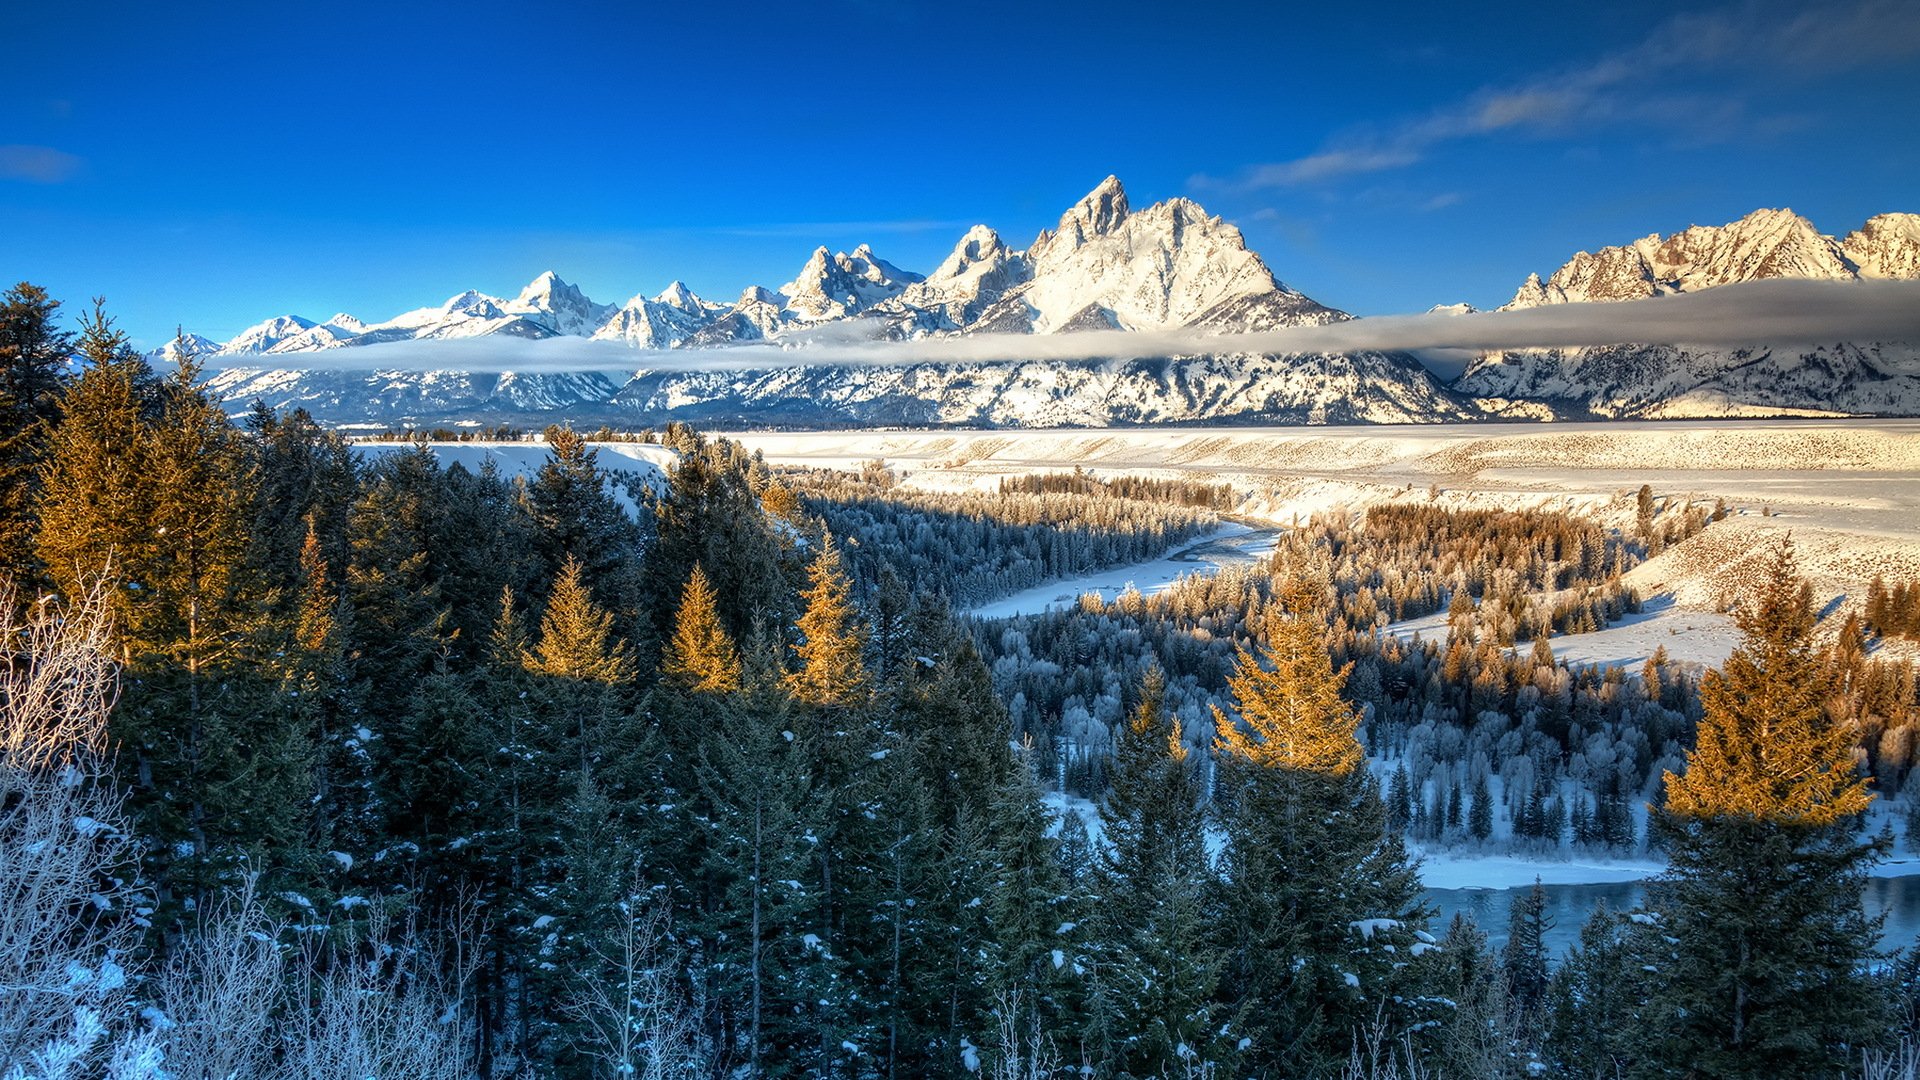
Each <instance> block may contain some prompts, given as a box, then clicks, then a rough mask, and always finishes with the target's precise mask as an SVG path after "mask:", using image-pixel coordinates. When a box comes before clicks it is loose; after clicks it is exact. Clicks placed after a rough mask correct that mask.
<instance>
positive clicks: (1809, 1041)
mask: <svg viewBox="0 0 1920 1080" xmlns="http://www.w3.org/2000/svg"><path fill="white" fill-rule="evenodd" d="M1765 575H1766V576H1765V578H1764V580H1762V581H1761V582H1760V584H1759V587H1758V589H1757V591H1756V592H1755V594H1754V597H1753V600H1752V602H1751V603H1750V604H1748V605H1746V606H1744V607H1743V608H1742V609H1741V610H1740V612H1739V613H1738V615H1737V616H1736V621H1737V623H1738V625H1739V627H1740V631H1741V644H1740V646H1739V647H1738V648H1736V649H1735V650H1734V652H1733V655H1731V656H1730V657H1728V658H1727V662H1726V664H1725V665H1724V666H1723V667H1722V668H1721V669H1720V670H1718V671H1714V672H1710V673H1709V674H1708V675H1707V676H1706V678H1705V679H1704V680H1702V683H1701V688H1700V693H1701V700H1702V704H1703V706H1704V710H1705V712H1704V715H1703V716H1702V718H1701V720H1700V727H1699V734H1698V737H1697V741H1696V744H1695V746H1694V749H1693V750H1692V751H1691V752H1690V753H1689V754H1688V755H1687V769H1686V772H1685V773H1684V774H1682V775H1678V776H1676V775H1674V774H1672V773H1668V774H1667V776H1666V785H1667V806H1666V810H1665V812H1664V813H1662V814H1660V815H1659V818H1658V822H1659V825H1660V827H1661V831H1662V835H1663V839H1664V840H1665V843H1666V847H1667V850H1668V853H1669V858H1670V866H1669V869H1668V871H1667V872H1666V873H1665V874H1663V875H1662V876H1661V877H1660V878H1659V879H1658V880H1657V881H1656V882H1655V885H1654V888H1653V890H1652V893H1651V895H1650V897H1649V905H1650V906H1651V907H1652V908H1653V909H1654V910H1655V911H1656V912H1657V913H1658V917H1659V919H1660V937H1661V942H1662V943H1663V944H1665V945H1666V946H1667V947H1666V948H1665V949H1664V950H1659V951H1660V952H1661V953H1662V955H1661V958H1660V960H1659V961H1658V963H1657V966H1658V967H1659V969H1660V972H1661V975H1662V978H1661V980H1660V983H1659V988H1658V991H1657V993H1656V998H1655V1000H1656V1002H1657V1004H1658V1007H1659V1011H1660V1015H1659V1020H1658V1026H1659V1030H1660V1031H1661V1033H1662V1035H1663V1037H1664V1038H1663V1043H1664V1045H1665V1048H1666V1058H1667V1061H1668V1063H1669V1065H1670V1066H1671V1067H1672V1068H1674V1069H1694V1070H1698V1071H1701V1072H1704V1073H1706V1074H1709V1075H1714V1076H1722V1077H1763V1076H1779V1075H1782V1074H1783V1073H1784V1074H1788V1075H1801V1076H1807V1075H1813V1074H1815V1073H1821V1072H1827V1071H1836V1070H1839V1069H1841V1068H1842V1067H1844V1065H1845V1063H1846V1062H1847V1061H1849V1060H1850V1059H1852V1058H1854V1057H1855V1056H1856V1055H1857V1054H1858V1053H1859V1049H1860V1047H1861V1046H1862V1045H1863V1044H1864V1043H1866V1042H1868V1041H1869V1040H1871V1039H1873V1038H1875V1037H1877V1035H1878V1034H1879V1032H1880V1031H1881V1030H1882V1027H1883V1022H1884V1016H1883V1014H1882V1012H1881V1010H1882V1009H1883V1008H1884V997H1883V995H1882V994H1881V992H1880V990H1879V987H1878V985H1877V983H1876V981H1875V979H1874V977H1873V975H1872V973H1871V971H1870V964H1871V962H1872V960H1873V958H1874V956H1875V953H1874V947H1875V940H1876V938H1877V936H1878V928H1879V920H1878V919H1869V918H1868V917H1867V916H1866V915H1865V913H1864V912H1863V911H1862V909H1861V899H1860V898H1861V889H1862V886H1863V885H1864V878H1865V874H1866V870H1867V867H1868V866H1869V865H1870V864H1871V863H1872V862H1873V861H1874V860H1875V859H1876V858H1877V857H1878V856H1879V855H1880V854H1882V853H1883V847H1884V841H1867V842H1862V841H1860V840H1858V839H1856V838H1855V837H1854V835H1853V830H1852V828H1851V822H1852V821H1853V819H1854V818H1856V817H1857V816H1858V815H1859V814H1860V813H1861V812H1862V811H1864V810H1865V809H1866V807H1867V804H1868V802H1869V800H1870V799H1871V798H1872V796H1871V795H1870V794H1868V792H1867V790H1866V780H1865V779H1864V778H1863V777H1861V776H1860V775H1859V773H1858V772H1857V770H1856V769H1855V767H1854V763H1853V745H1854V742H1855V735H1854V732H1853V731H1852V730H1851V727H1850V726H1849V725H1847V724H1846V723H1845V722H1844V721H1836V720H1835V719H1834V718H1833V717H1832V716H1831V715H1830V714H1829V711H1828V702H1827V699H1828V697H1829V696H1830V694H1831V692H1832V690H1833V688H1834V685H1835V677H1834V672H1833V670H1832V669H1831V667H1830V665H1829V663H1828V660H1827V658H1826V656H1825V655H1824V654H1823V651H1822V650H1821V649H1820V648H1819V647H1817V646H1816V644H1815V643H1814V640H1813V631H1814V624H1815V616H1814V613H1813V603H1812V593H1811V590H1810V589H1809V587H1808V585H1807V584H1806V582H1805V581H1803V580H1801V578H1800V577H1799V574H1798V570H1797V563H1796V560H1795V557H1794V552H1793V546H1792V543H1791V541H1789V540H1782V541H1781V542H1780V543H1779V544H1778V546H1776V547H1775V549H1774V550H1773V552H1772V554H1771V557H1770V558H1769V560H1768V563H1767V566H1766V570H1765Z"/></svg>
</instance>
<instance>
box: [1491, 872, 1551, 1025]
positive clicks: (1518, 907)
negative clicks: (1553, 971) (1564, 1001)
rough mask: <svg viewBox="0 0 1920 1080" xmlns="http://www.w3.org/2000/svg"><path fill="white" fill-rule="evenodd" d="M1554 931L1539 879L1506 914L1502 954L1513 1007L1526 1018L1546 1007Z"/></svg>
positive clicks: (1518, 898) (1516, 899)
mask: <svg viewBox="0 0 1920 1080" xmlns="http://www.w3.org/2000/svg"><path fill="white" fill-rule="evenodd" d="M1551 929H1553V921H1552V919H1550V918H1549V917H1548V915H1547V890H1546V889H1545V888H1543V887H1542V886H1541V884H1540V882H1539V880H1538V879H1537V878H1536V879H1535V880H1534V883H1533V887H1532V888H1530V889H1528V890H1527V891H1526V892H1524V893H1522V894H1521V895H1520V896H1518V897H1516V898H1515V899H1514V902H1513V907H1512V909H1511V910H1510V911H1509V912H1508V913H1507V944H1506V947H1505V948H1504V949H1502V950H1501V954H1500V960H1501V964H1502V966H1504V967H1505V968H1506V973H1507V986H1508V988H1509V990H1510V991H1511V993H1512V995H1513V1004H1514V1007H1515V1008H1517V1009H1518V1010H1520V1012H1521V1013H1522V1014H1523V1015H1524V1016H1528V1017H1531V1016H1534V1015H1536V1014H1537V1013H1538V1012H1539V1011H1540V1009H1542V1008H1543V1007H1544V1006H1545V1004H1546V997H1547V943H1546V936H1547V931H1549V930H1551Z"/></svg>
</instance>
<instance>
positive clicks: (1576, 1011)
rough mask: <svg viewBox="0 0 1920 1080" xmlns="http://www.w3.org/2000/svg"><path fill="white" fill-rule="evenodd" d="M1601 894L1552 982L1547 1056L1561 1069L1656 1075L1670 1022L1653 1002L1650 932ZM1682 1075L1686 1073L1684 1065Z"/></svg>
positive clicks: (1564, 1072) (1593, 1073) (1596, 1073)
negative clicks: (1659, 1037)
mask: <svg viewBox="0 0 1920 1080" xmlns="http://www.w3.org/2000/svg"><path fill="white" fill-rule="evenodd" d="M1641 930H1642V928H1641V927H1640V926H1639V925H1637V924H1635V923H1632V922H1630V921H1628V919H1627V917H1626V916H1623V915H1619V914H1616V913H1614V912H1612V911H1610V910H1608V908H1607V905H1606V902H1605V901H1604V900H1603V901H1601V903H1600V905H1599V906H1598V907H1597V908H1595V909H1594V912H1593V914H1592V915H1591V916H1589V917H1588V918H1587V922H1586V925H1585V926H1584V927H1582V928H1581V931H1580V943H1579V944H1578V945H1576V946H1574V947H1573V948H1572V949H1570V950H1568V952H1567V956H1566V959H1565V960H1564V961H1562V962H1561V964H1560V966H1559V967H1558V968H1557V969H1555V971H1554V973H1553V977H1552V981H1551V983H1550V984H1549V987H1548V993H1547V999H1548V1014H1547V1023H1546V1045H1545V1051H1546V1057H1547V1060H1548V1062H1549V1063H1551V1064H1552V1065H1553V1066H1554V1067H1555V1068H1556V1070H1557V1074H1558V1075H1562V1076H1593V1077H1608V1076H1617V1077H1642V1076H1648V1075H1659V1074H1658V1073H1657V1072H1655V1069H1656V1068H1657V1063H1656V1062H1655V1061H1654V1060H1653V1059H1652V1055H1650V1054H1649V1053H1648V1048H1649V1047H1650V1046H1651V1045H1653V1044H1654V1042H1655V1040H1654V1039H1653V1038H1652V1037H1650V1036H1651V1035H1652V1033H1654V1032H1657V1031H1659V1030H1661V1029H1662V1027H1663V1026H1664V1025H1665V1024H1666V1023H1667V1022H1668V1019H1667V1017H1666V1016H1665V1015H1663V1014H1661V1013H1660V1012H1657V1011H1655V1010H1654V1009H1653V1008H1652V1007H1651V1006H1650V1004H1649V1001H1648V997H1649V994H1650V987H1649V985H1648V984H1649V982H1650V977H1651V976H1653V975H1655V974H1656V973H1654V972H1649V971H1648V970H1647V965H1646V963H1645V962H1644V959H1643V947H1644V945H1645V943H1646V939H1647V937H1648V935H1647V934H1645V933H1643V932H1640V931H1641ZM1679 1075H1686V1072H1685V1069H1684V1067H1683V1069H1682V1071H1681V1072H1680V1073H1679Z"/></svg>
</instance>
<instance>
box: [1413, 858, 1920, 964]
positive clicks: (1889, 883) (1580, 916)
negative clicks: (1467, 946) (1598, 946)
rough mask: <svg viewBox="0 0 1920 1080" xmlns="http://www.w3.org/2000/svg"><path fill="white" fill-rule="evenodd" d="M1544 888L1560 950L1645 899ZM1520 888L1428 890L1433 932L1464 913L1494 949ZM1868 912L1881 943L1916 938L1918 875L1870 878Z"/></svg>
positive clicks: (1635, 893)
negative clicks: (1604, 910) (1603, 909)
mask: <svg viewBox="0 0 1920 1080" xmlns="http://www.w3.org/2000/svg"><path fill="white" fill-rule="evenodd" d="M1541 887H1542V888H1544V889H1545V890H1546V892H1547V916H1548V917H1549V918H1550V919H1551V920H1552V921H1553V928H1552V929H1551V930H1549V931H1547V947H1548V948H1549V949H1551V950H1552V951H1553V953H1554V955H1556V956H1559V955H1562V954H1564V953H1565V952H1566V951H1567V949H1568V948H1569V947H1571V946H1573V945H1575V944H1577V943H1578V942H1579V940H1580V928H1581V927H1582V926H1583V925H1585V924H1586V921H1587V916H1589V915H1591V914H1592V913H1593V909H1594V908H1596V907H1598V906H1599V905H1600V903H1601V902H1602V901H1604V902H1605V903H1606V905H1607V906H1608V907H1610V908H1612V909H1613V910H1615V911H1626V910H1629V909H1631V908H1633V907H1634V906H1635V905H1637V904H1639V903H1640V902H1641V901H1643V900H1645V899H1646V895H1647V891H1646V886H1645V885H1644V884H1643V883H1641V882H1637V881H1630V882H1612V883H1608V884H1602V885H1543V886H1541ZM1524 892H1525V890H1524V889H1428V890H1427V897H1428V899H1429V900H1430V901H1432V903H1433V905H1434V907H1436V908H1438V909H1439V911H1440V914H1439V916H1438V917H1437V918H1435V919H1434V921H1433V925H1434V931H1433V932H1434V934H1435V935H1436V936H1438V935H1439V934H1442V933H1445V932H1446V926H1447V923H1448V922H1450V921H1452V919H1453V917H1454V915H1455V914H1464V915H1466V916H1467V917H1468V918H1470V919H1472V920H1473V921H1474V922H1475V923H1477V924H1478V925H1479V927H1480V929H1482V930H1484V931H1486V934H1487V938H1488V940H1489V941H1490V943H1491V944H1492V945H1493V947H1494V948H1496V949H1498V948H1499V947H1500V946H1502V945H1505V944H1506V941H1507V914H1508V912H1509V911H1511V910H1512V907H1513V902H1514V900H1515V899H1517V898H1518V897H1520V896H1521V895H1522V894H1523V893H1524ZM1864 900H1865V903H1866V908H1867V913H1868V914H1869V915H1879V914H1885V915H1886V917H1887V921H1886V925H1885V926H1884V927H1883V928H1882V935H1881V947H1882V948H1885V949H1900V948H1907V947H1909V946H1911V945H1913V944H1914V939H1915V937H1916V936H1920V876H1908V877H1875V878H1868V879H1867V884H1866V889H1865V893H1864Z"/></svg>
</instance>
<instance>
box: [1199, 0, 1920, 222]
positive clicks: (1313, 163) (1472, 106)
mask: <svg viewBox="0 0 1920 1080" xmlns="http://www.w3.org/2000/svg"><path fill="white" fill-rule="evenodd" d="M1915 55H1920V4H1915V3H1912V2H1910V0H1853V2H1850V3H1831V4H1815V5H1811V6H1805V7H1798V8H1783V7H1782V6H1781V4H1780V3H1778V2H1775V3H1757V2H1749V3H1746V4H1742V5H1739V6H1736V7H1732V8H1726V9H1722V10H1720V11H1715V12H1706V13H1690V14H1683V15H1679V16H1676V17H1674V18H1672V19H1670V20H1668V21H1667V22H1666V23H1664V24H1662V25H1661V26H1660V27H1659V28H1658V29H1657V30H1655V31H1654V32H1653V33H1652V34H1650V35H1648V37H1647V38H1646V39H1644V40H1643V41H1641V42H1640V43H1639V44H1638V45H1635V46H1634V47H1632V48H1630V49H1627V50H1625V51H1622V52H1619V53H1615V54H1613V55H1610V56H1605V57H1601V58H1600V59H1598V60H1595V61H1594V62H1592V63H1589V64H1587V65H1585V66H1581V67H1575V68H1571V69H1568V70H1564V71H1560V72H1557V73H1553V74H1550V75H1545V76H1542V77H1539V78H1536V79H1533V80H1531V81H1528V82H1523V83H1517V84H1513V85H1508V86H1490V87H1486V88H1483V89H1481V90H1479V91H1477V92H1475V93H1474V94H1471V95H1469V96H1468V97H1466V98H1464V99H1462V100H1460V101H1456V102H1453V103H1451V104H1448V105H1444V106H1442V107H1440V108H1438V109H1435V110H1434V111H1432V112H1430V113H1428V114H1426V115H1424V116H1417V117H1410V118H1404V119H1402V120H1400V121H1398V122H1396V123H1395V124H1393V125H1392V126H1391V127H1389V128H1387V129H1386V130H1385V131H1372V132H1354V133H1349V134H1347V135H1344V136H1338V137H1336V138H1334V139H1333V140H1332V141H1330V142H1329V143H1327V144H1326V145H1325V146H1323V147H1322V148H1321V149H1319V150H1317V151H1315V152H1314V153H1311V154H1308V155H1306V156H1304V157H1299V158H1295V159H1293V160H1291V161H1281V162H1271V163H1267V164H1261V165H1254V166H1251V167H1249V168H1247V169H1244V170H1242V171H1241V172H1240V173H1238V174H1236V175H1234V176H1230V177H1224V178H1222V177H1210V176H1204V175H1203V176H1196V177H1194V178H1193V181H1192V182H1193V184H1194V185H1195V186H1197V187H1203V188H1204V187H1215V188H1229V189H1237V190H1242V191H1253V190H1261V189H1270V188H1280V187H1294V186H1300V185H1307V184H1314V183H1320V182H1323V181H1328V180H1334V179H1339V178H1341V177H1346V176H1352V175H1355V174H1360V173H1371V172H1380V171H1383V170H1388V169H1398V168H1404V167H1406V166H1409V165H1413V164H1416V163H1418V162H1419V161H1421V160H1422V159H1423V158H1425V157H1426V156H1427V154H1428V152H1429V151H1431V150H1433V149H1434V148H1436V147H1438V146H1440V145H1442V144H1445V143H1449V142H1455V141H1458V140H1462V139H1470V138H1476V137H1481V136H1487V135H1494V134H1499V133H1502V132H1526V133H1529V134H1552V133H1557V132H1564V131H1575V130H1588V129H1590V128H1591V127H1593V126H1594V125H1599V124H1617V123H1627V122H1632V123H1650V124H1660V125H1665V126H1674V125H1684V126H1692V127H1694V128H1696V129H1698V130H1703V131H1715V132H1719V133H1721V135H1722V136H1723V137H1724V135H1725V133H1726V132H1727V131H1728V129H1729V127H1730V125H1732V124H1734V123H1735V122H1736V121H1738V120H1740V119H1741V117H1742V110H1743V107H1742V104H1741V102H1740V101H1739V100H1737V99H1735V98H1732V97H1721V98H1718V99H1711V98H1707V97H1703V96H1700V95H1691V96H1689V97H1688V99H1687V101H1686V102H1685V107H1680V106H1679V104H1678V103H1677V100H1676V95H1675V93H1674V90H1673V87H1672V86H1671V81H1672V80H1673V79H1675V78H1678V77H1687V76H1695V75H1699V74H1700V73H1702V72H1705V71H1710V70H1713V71H1730V70H1736V69H1738V70H1744V71H1747V72H1749V73H1750V74H1753V75H1755V76H1759V77H1766V76H1769V75H1771V76H1774V77H1778V76H1780V75H1792V76H1808V75H1820V74H1830V73H1835V72H1842V71H1849V70H1856V69H1860V68H1865V67H1872V66H1875V65H1878V64H1883V63H1887V62H1890V61H1897V60H1903V59H1906V58H1908V57H1912V56H1915ZM1761 123H1762V126H1765V122H1764V121H1763V122H1761Z"/></svg>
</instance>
